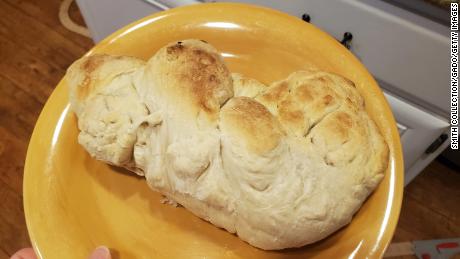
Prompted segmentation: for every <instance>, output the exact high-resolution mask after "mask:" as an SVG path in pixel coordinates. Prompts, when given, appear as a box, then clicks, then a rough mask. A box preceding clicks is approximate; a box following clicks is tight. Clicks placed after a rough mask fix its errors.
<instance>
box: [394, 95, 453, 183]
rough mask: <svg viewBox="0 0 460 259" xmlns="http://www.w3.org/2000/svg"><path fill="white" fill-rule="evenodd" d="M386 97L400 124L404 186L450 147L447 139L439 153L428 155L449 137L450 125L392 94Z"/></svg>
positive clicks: (435, 151) (434, 152)
mask: <svg viewBox="0 0 460 259" xmlns="http://www.w3.org/2000/svg"><path fill="white" fill-rule="evenodd" d="M385 97H386V98H387V100H388V102H389V103H390V106H391V109H392V110H393V114H394V116H395V119H396V121H397V122H398V129H399V135H400V136H401V144H402V146H403V152H404V167H405V170H406V172H405V176H404V183H405V184H406V185H407V184H408V183H409V182H410V181H412V180H413V179H414V177H415V176H417V174H418V173H419V172H420V171H421V170H422V169H423V168H425V167H426V166H427V165H428V163H430V162H431V161H432V160H433V159H434V158H436V157H437V156H438V155H439V153H440V152H441V151H442V150H444V148H445V147H446V146H447V145H448V144H449V142H448V141H447V139H445V140H444V142H443V143H442V144H441V145H440V146H439V147H438V148H437V149H436V150H433V151H432V152H429V153H428V152H426V151H427V149H428V147H430V145H431V144H432V143H433V142H434V141H435V140H436V139H437V138H439V137H440V136H441V135H443V134H446V136H447V135H448V133H449V126H450V125H449V123H448V122H447V120H445V119H442V118H440V117H438V116H435V115H432V114H431V113H429V112H427V111H425V110H424V109H422V108H420V107H417V106H415V105H413V104H410V103H408V102H407V101H404V100H402V99H400V98H398V97H395V96H393V95H391V94H389V93H385ZM428 151H430V150H428Z"/></svg>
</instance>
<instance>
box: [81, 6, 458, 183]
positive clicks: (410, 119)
mask: <svg viewBox="0 0 460 259" xmlns="http://www.w3.org/2000/svg"><path fill="white" fill-rule="evenodd" d="M226 1H227V0H226ZM77 2H78V5H79V6H80V9H81V11H82V13H83V16H84V18H85V20H86V22H87V24H88V27H89V29H90V30H91V32H92V35H93V38H94V40H95V41H96V42H97V41H99V40H101V39H102V38H104V37H105V36H107V35H108V34H110V33H112V32H113V31H115V30H116V29H118V28H120V27H122V26H124V25H126V24H128V23H129V22H131V21H134V20H137V19H139V18H142V17H144V16H146V15H148V14H151V13H154V12H158V11H160V10H162V9H167V8H170V7H175V6H179V5H184V4H192V3H199V2H209V1H205V0H203V1H196V0H129V1H128V0H98V1H93V0H77ZM217 2H219V1H217ZM234 2H245V3H252V4H259V5H263V6H267V7H271V8H275V9H278V10H281V11H284V12H287V13H289V14H292V15H294V16H297V17H299V19H300V17H301V16H302V14H304V13H307V14H309V15H310V17H311V21H310V22H311V23H313V24H314V25H316V26H318V27H319V28H321V29H323V30H324V31H326V32H328V33H330V34H331V35H332V36H334V37H335V38H337V39H341V38H342V37H343V34H344V33H345V32H351V33H352V34H353V39H352V41H351V51H352V52H353V53H354V54H355V55H356V56H357V57H358V58H359V59H360V60H361V61H362V62H363V63H364V65H365V66H366V67H367V68H368V69H369V71H370V72H371V73H372V74H373V75H374V76H375V77H376V79H377V80H378V81H379V83H380V86H381V87H382V88H383V89H384V91H385V95H386V97H387V99H388V101H389V103H390V105H391V107H392V109H393V113H394V115H395V117H396V120H397V121H398V124H399V125H398V126H399V130H400V135H401V142H402V145H403V150H404V158H405V168H406V175H405V182H406V184H407V183H408V182H410V181H411V180H412V179H413V178H414V177H415V176H416V175H417V174H418V173H419V172H420V171H421V170H422V169H423V168H424V167H426V165H427V164H428V163H429V162H431V161H432V160H433V159H434V158H435V157H436V156H437V155H439V153H440V152H442V150H443V149H445V148H446V147H447V145H448V143H449V140H448V139H446V140H445V141H444V142H443V143H441V144H440V145H438V146H437V148H436V149H435V150H432V152H430V153H429V154H427V153H425V151H426V150H427V149H428V147H430V146H431V144H432V143H433V142H435V141H436V140H437V139H438V138H439V137H440V136H441V135H442V134H447V135H449V134H448V130H449V124H448V123H447V121H448V120H447V118H448V111H449V62H448V60H449V38H448V36H449V28H448V27H447V26H443V25H440V24H437V23H435V22H433V21H431V20H428V19H426V18H424V17H421V16H418V15H417V14H414V13H411V12H408V11H406V10H403V9H401V8H399V7H396V6H393V5H390V4H388V3H386V2H384V1H380V0H331V1H323V0H309V1H304V0H290V1H277V0H245V1H234Z"/></svg>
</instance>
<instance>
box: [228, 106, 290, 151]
mask: <svg viewBox="0 0 460 259" xmlns="http://www.w3.org/2000/svg"><path fill="white" fill-rule="evenodd" d="M220 123H221V129H222V131H224V134H230V135H233V136H234V137H235V138H238V139H239V140H240V141H243V142H244V143H245V145H246V146H247V148H248V149H249V150H251V152H254V153H256V154H263V153H266V152H268V151H270V150H272V149H273V148H275V147H276V146H277V145H278V143H279V142H280V139H281V137H282V136H283V135H284V134H283V132H282V130H281V127H280V125H279V123H278V120H277V119H276V118H275V117H274V116H273V115H272V114H271V113H270V112H269V111H268V110H267V108H265V106H263V105H262V104H260V103H258V102H257V101H254V100H253V99H252V98H248V97H235V98H232V99H230V100H229V101H228V102H227V103H226V104H225V106H224V107H222V111H221V117H220Z"/></svg>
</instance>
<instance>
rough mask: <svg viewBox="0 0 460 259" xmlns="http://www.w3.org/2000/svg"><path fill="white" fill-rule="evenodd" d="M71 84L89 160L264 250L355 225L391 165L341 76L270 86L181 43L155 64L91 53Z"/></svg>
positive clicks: (205, 48) (311, 75)
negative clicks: (117, 169)
mask: <svg viewBox="0 0 460 259" xmlns="http://www.w3.org/2000/svg"><path fill="white" fill-rule="evenodd" d="M66 78H67V83H68V85H69V89H70V92H71V94H70V98H71V100H70V102H71V108H72V109H73V110H74V111H75V113H76V115H77V117H78V126H79V129H80V135H79V142H80V143H81V144H82V146H83V147H84V148H85V149H86V150H87V151H88V153H90V154H91V155H92V156H94V157H95V158H96V159H99V160H102V161H105V162H108V163H111V164H114V165H118V166H123V167H126V168H128V169H130V170H132V171H134V172H137V173H139V174H144V175H145V177H146V179H147V183H148V185H149V186H150V187H151V188H152V189H153V190H156V191H159V192H161V193H162V194H163V195H165V196H166V197H168V198H169V199H170V200H172V201H174V202H177V203H179V204H181V205H182V206H184V207H185V208H187V209H188V210H190V211H191V212H192V213H194V214H195V215H197V216H199V217H201V218H203V219H205V220H207V221H209V222H211V223H213V224H214V225H216V226H218V227H221V228H225V229H226V230H227V231H229V232H231V233H236V234H237V235H238V236H239V237H240V238H241V239H242V240H245V241H246V242H248V243H249V244H251V245H253V246H256V247H259V248H262V249H267V250H273V249H283V248H289V247H299V246H303V245H306V244H310V243H313V242H315V241H318V240H320V239H323V238H325V237H326V236H328V235H329V234H331V233H333V232H334V231H336V230H338V229H339V228H341V227H342V226H344V225H346V224H348V223H349V222H350V221H351V219H352V216H353V214H354V213H355V212H356V211H357V210H358V209H359V207H360V206H361V204H362V203H363V202H364V200H365V199H366V197H367V196H368V195H369V194H370V193H371V192H372V191H373V190H374V189H375V188H376V186H377V184H378V183H379V182H380V180H381V179H382V177H383V175H384V172H385V170H386V167H387V164H388V152H389V150H388V147H387V144H386V143H385V141H384V139H383V137H382V136H381V134H380V133H379V130H378V128H377V127H376V125H375V124H374V122H373V121H372V119H371V118H370V117H369V116H368V115H367V113H366V111H365V109H364V100H363V98H362V97H361V96H360V94H359V93H358V91H357V90H356V88H355V87H354V84H353V82H351V81H349V80H347V79H345V78H343V77H341V76H339V75H335V74H331V73H327V72H324V71H316V70H309V71H299V72H294V73H293V74H291V75H290V76H288V77H287V78H286V79H284V80H281V81H278V82H274V83H272V84H271V85H268V86H267V85H265V84H263V83H260V82H258V81H257V80H255V79H251V78H247V77H245V76H243V75H241V74H231V73H230V71H229V70H228V69H227V67H226V65H225V63H224V62H223V60H222V58H221V56H220V55H219V53H218V52H217V50H216V49H214V48H213V47H212V46H211V45H209V44H207V43H206V42H203V41H199V40H184V41H180V42H174V43H171V44H168V45H167V46H165V47H163V48H162V49H160V50H159V51H158V52H157V53H156V54H155V55H154V56H153V57H152V58H151V59H150V60H149V61H148V62H146V63H145V62H143V61H141V60H138V59H136V58H132V57H118V56H108V55H94V56H89V57H84V58H82V59H80V60H79V61H77V62H76V63H75V64H73V65H72V66H71V67H70V68H69V71H68V73H67V76H66ZM112 121H115V123H111V122H112Z"/></svg>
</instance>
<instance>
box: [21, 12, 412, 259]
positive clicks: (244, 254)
mask: <svg viewBox="0 0 460 259" xmlns="http://www.w3.org/2000/svg"><path fill="white" fill-rule="evenodd" d="M187 38H197V39H203V40H206V41H208V42H209V43H211V44H212V45H214V46H215V47H216V48H217V49H218V50H219V51H221V52H222V55H223V56H224V58H225V61H226V62H227V64H228V66H229V68H230V69H231V71H233V72H241V73H243V74H245V75H248V76H250V77H254V78H256V79H258V80H260V81H262V82H265V83H269V82H272V81H274V80H278V79H281V78H284V77H286V76H287V75H288V74H289V73H291V72H293V71H296V70H300V69H304V68H308V67H311V66H316V67H319V68H320V69H324V70H327V71H332V72H335V73H338V74H341V75H343V76H345V77H347V78H349V79H351V80H353V81H354V82H355V83H356V85H357V87H358V89H359V91H360V93H361V94H362V95H363V96H364V98H365V100H366V104H367V105H366V107H367V110H368V112H369V113H370V115H371V116H372V118H373V119H374V120H375V121H376V123H377V124H378V126H379V127H380V129H381V131H382V133H383V135H384V136H385V139H386V141H387V143H388V145H389V146H390V150H391V156H390V164H389V167H388V170H387V172H386V176H385V178H384V180H383V181H382V183H381V184H380V185H379V187H378V188H377V190H376V191H375V193H374V194H373V195H372V196H371V197H370V198H369V199H368V200H367V201H366V202H365V204H364V206H363V207H362V208H361V209H360V210H359V212H358V213H357V214H356V216H355V217H354V219H353V221H352V223H351V224H350V225H349V226H347V227H345V228H343V229H342V230H340V231H338V232H337V233H335V234H334V235H332V236H330V237H329V238H327V239H325V240H323V241H321V242H318V243H316V244H313V245H308V246H305V247H303V248H299V249H288V250H284V251H271V252H267V251H263V250H260V249H256V248H254V247H251V246H250V245H248V244H246V243H245V242H243V241H241V240H240V239H238V237H236V236H235V235H232V234H229V233H227V232H226V231H224V230H221V229H218V228H216V227H214V226H213V225H211V224H209V223H207V222H205V221H203V220H201V219H199V218H198V217H195V216H194V215H192V214H191V213H190V212H188V211H187V210H185V209H184V208H174V207H172V206H169V205H164V204H161V203H160V198H161V196H160V194H158V193H155V192H153V191H151V190H150V189H149V188H148V187H147V184H146V183H145V181H144V180H143V179H142V178H138V177H135V176H133V175H132V174H126V173H124V172H121V171H117V169H115V168H111V167H110V166H108V165H105V164H104V163H101V162H98V161H96V160H94V159H92V158H90V156H89V155H88V154H87V153H86V152H85V151H84V150H83V148H82V147H81V146H80V145H78V143H77V133H78V131H77V124H76V118H75V116H74V115H73V114H72V113H71V112H69V105H68V99H67V98H68V92H67V87H66V84H65V80H62V81H61V83H59V85H58V86H57V87H56V89H55V91H54V92H53V94H52V95H51V97H50V98H49V100H48V102H47V103H46V105H45V108H44V109H43V111H42V113H41V115H40V118H39V119H38V122H37V125H36V126H35V130H34V133H33V135H32V139H31V141H30V145H29V150H28V152H27V160H26V165H25V180H24V207H25V215H26V219H27V226H28V229H29V233H30V238H31V240H32V244H33V246H34V248H35V251H36V252H37V253H38V254H39V255H40V257H42V258H86V257H87V256H88V254H89V252H90V251H91V250H92V249H93V248H95V247H97V246H99V245H101V244H104V245H107V246H108V247H110V248H111V249H112V251H114V253H115V254H116V255H118V256H119V258H287V257H299V258H306V257H318V258H319V257H321V258H343V257H349V258H352V257H357V258H364V257H365V256H369V257H380V256H381V255H382V254H383V252H384V250H385V248H386V246H387V245H388V243H389V242H390V240H391V237H392V235H393V232H394V229H395V227H396V223H397V220H398V216H399V210H400V206H401V199H402V186H403V160H402V155H401V146H400V142H399V136H398V132H397V130H396V126H395V121H394V119H393V116H392V113H391V111H390V108H389V106H388V104H387V102H386V101H385V99H384V97H383V95H382V92H381V90H380V89H379V87H378V86H377V84H376V82H375V81H374V79H373V78H372V76H371V75H370V74H369V72H368V71H367V70H366V69H365V68H364V66H363V65H362V64H361V63H360V62H359V61H358V60H357V59H356V58H355V57H354V56H353V54H351V53H350V52H349V51H348V50H346V49H345V48H343V47H342V46H341V45H340V44H339V43H338V42H337V41H336V40H335V39H333V38H332V37H330V36H329V35H327V34H326V33H324V32H322V31H320V30H318V29H317V28H315V27H314V26H312V25H310V24H308V23H305V22H303V21H301V20H300V19H297V18H295V17H291V16H289V15H286V14H283V13H280V12H277V11H273V10H269V9H265V8H260V7H255V6H248V5H240V4H202V5H194V6H189V7H183V8H178V9H173V10H170V11H167V12H162V13H158V14H156V15H153V16H150V17H147V18H145V19H142V20H140V21H138V22H136V23H134V24H131V25H130V26H128V27H126V28H124V29H122V30H120V31H118V32H117V33H115V34H113V35H112V36H110V37H109V38H107V39H106V40H104V41H102V42H101V43H99V44H98V45H97V46H96V47H94V48H93V49H92V50H91V51H90V52H89V53H88V54H91V53H96V52H98V53H110V54H122V55H132V56H137V57H140V58H143V59H148V58H149V57H150V56H152V54H154V53H155V52H156V51H157V50H158V49H159V48H160V47H162V46H163V45H165V44H167V43H169V42H171V41H175V40H181V39H187ZM350 256H351V257H350Z"/></svg>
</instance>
